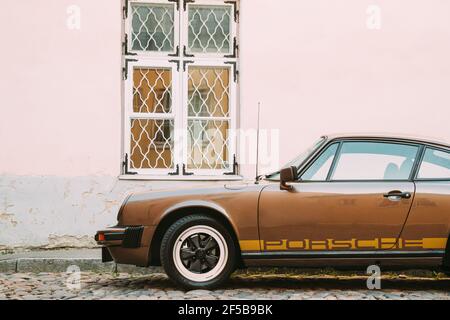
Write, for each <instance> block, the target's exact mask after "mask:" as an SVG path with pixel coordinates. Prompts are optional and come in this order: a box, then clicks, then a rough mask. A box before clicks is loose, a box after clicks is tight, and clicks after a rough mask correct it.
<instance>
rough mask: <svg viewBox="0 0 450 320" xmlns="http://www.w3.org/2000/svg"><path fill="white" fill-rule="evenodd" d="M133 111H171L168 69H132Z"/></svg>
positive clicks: (170, 86) (170, 88)
mask: <svg viewBox="0 0 450 320" xmlns="http://www.w3.org/2000/svg"><path fill="white" fill-rule="evenodd" d="M133 112H136V113H166V114H167V113H171V112H172V72H171V70H170V69H149V68H135V69H134V71H133Z"/></svg>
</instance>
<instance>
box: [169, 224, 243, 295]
mask: <svg viewBox="0 0 450 320" xmlns="http://www.w3.org/2000/svg"><path fill="white" fill-rule="evenodd" d="M201 226H206V227H208V228H211V229H212V230H215V232H217V233H218V234H220V235H221V237H222V240H224V241H221V243H222V246H223V248H224V249H225V250H224V251H226V250H227V254H223V256H224V258H223V259H222V261H221V265H220V266H219V269H220V271H218V272H217V274H215V273H214V272H213V270H210V271H211V273H212V274H213V276H210V277H211V278H208V279H207V280H202V281H195V280H193V279H189V278H188V277H186V276H185V275H183V274H182V273H181V272H180V271H179V268H181V269H182V268H183V266H181V267H180V262H179V261H178V262H176V261H175V258H174V256H176V254H175V253H174V250H176V251H178V250H179V249H178V247H176V242H177V240H178V238H179V237H180V236H182V235H183V234H184V233H185V232H189V230H192V229H194V228H195V227H199V228H200V227H201ZM193 237H195V236H193ZM187 241H189V240H187ZM180 242H181V241H180ZM189 243H192V242H189ZM200 243H203V242H202V241H200ZM225 245H226V248H225ZM180 246H182V245H180ZM193 248H195V247H193ZM188 250H193V249H188ZM198 250H203V249H197V251H198ZM177 254H178V253H177ZM203 254H204V253H203ZM221 254H222V253H221ZM160 255H161V263H162V266H163V268H164V270H165V272H166V273H167V275H168V276H169V278H170V279H171V280H172V281H173V282H175V284H177V285H178V286H181V287H183V288H185V289H207V290H209V289H213V288H217V287H219V286H221V285H222V284H223V283H224V282H226V281H227V280H228V279H229V277H230V275H231V274H232V273H233V272H234V270H235V269H236V260H237V259H236V248H235V244H234V241H233V238H232V236H231V235H230V232H229V231H228V230H227V228H225V227H224V226H223V225H222V224H221V223H220V222H218V221H216V220H215V219H213V218H211V217H208V216H204V215H191V216H186V217H183V218H181V219H180V220H178V221H176V222H175V223H174V224H172V225H171V226H170V227H169V229H168V230H167V231H166V233H165V235H164V237H163V239H162V242H161V251H160ZM219 255H220V254H219ZM225 256H226V258H225ZM180 257H181V253H180ZM216 258H217V257H216ZM180 259H181V258H180ZM189 259H194V260H195V259H198V258H197V256H195V257H193V258H189ZM217 259H218V258H217ZM198 260H199V259H198ZM180 261H181V260H180ZM185 261H186V260H183V263H185ZM187 263H189V264H191V262H187ZM177 264H178V268H177ZM205 266H206V265H205ZM206 267H208V266H206ZM185 269H186V270H187V272H190V270H188V268H187V267H186V268H185ZM183 271H184V272H186V271H185V270H183ZM205 273H206V272H205ZM200 274H201V273H200Z"/></svg>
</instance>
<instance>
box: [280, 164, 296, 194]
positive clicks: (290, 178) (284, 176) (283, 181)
mask: <svg viewBox="0 0 450 320" xmlns="http://www.w3.org/2000/svg"><path fill="white" fill-rule="evenodd" d="M297 180H298V173H297V167H289V168H284V169H282V170H281V172H280V189H281V190H286V191H289V190H292V188H293V187H292V186H290V185H288V184H287V183H288V182H294V181H297Z"/></svg>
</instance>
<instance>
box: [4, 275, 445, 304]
mask: <svg viewBox="0 0 450 320" xmlns="http://www.w3.org/2000/svg"><path fill="white" fill-rule="evenodd" d="M72 277H73V274H72ZM80 279H81V285H80V286H81V287H80V288H76V289H74V288H72V289H71V288H70V284H69V286H68V285H67V283H68V280H69V275H68V274H66V273H39V274H29V273H10V274H8V273H2V274H0V299H1V300H4V299H25V300H28V299H95V300H96V299H108V300H109V299H133V300H135V299H138V300H170V299H174V300H181V299H193V300H204V299H206V300H209V299H219V300H220V299H239V300H241V299H250V300H258V299H276V300H282V299H290V300H303V299H309V300H311V299H313V300H316V299H325V300H348V299H369V300H380V299H383V300H384V299H402V300H405V299H408V300H409V299H445V300H450V279H449V278H442V277H440V275H437V276H436V275H434V276H433V275H432V276H428V277H423V276H406V275H402V274H400V275H395V276H393V275H388V276H384V277H383V278H382V281H381V286H382V290H368V289H367V287H366V281H367V277H364V275H336V274H331V275H320V274H301V275H300V274H297V275H295V274H294V275H290V274H267V273H262V274H259V273H253V274H252V273H240V274H237V275H234V276H233V277H232V279H231V280H230V281H229V282H228V283H227V284H226V286H225V287H223V288H221V289H219V290H214V291H207V290H195V291H187V292H185V291H180V290H179V289H177V288H175V286H174V285H173V284H172V283H171V282H170V281H169V280H168V279H167V277H166V275H165V274H162V273H155V274H152V275H136V274H133V275H130V274H116V275H113V274H111V273H103V274H100V273H82V274H81V278H80Z"/></svg>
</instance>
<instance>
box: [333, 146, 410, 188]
mask: <svg viewBox="0 0 450 320" xmlns="http://www.w3.org/2000/svg"><path fill="white" fill-rule="evenodd" d="M417 150H418V147H415V146H409V145H401V144H394V143H381V142H345V143H344V144H343V146H342V149H341V154H340V158H339V161H338V164H337V166H336V169H335V172H334V174H333V177H332V179H333V180H407V179H408V178H409V176H410V174H411V171H412V167H413V164H414V160H415V157H416V155H417Z"/></svg>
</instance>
